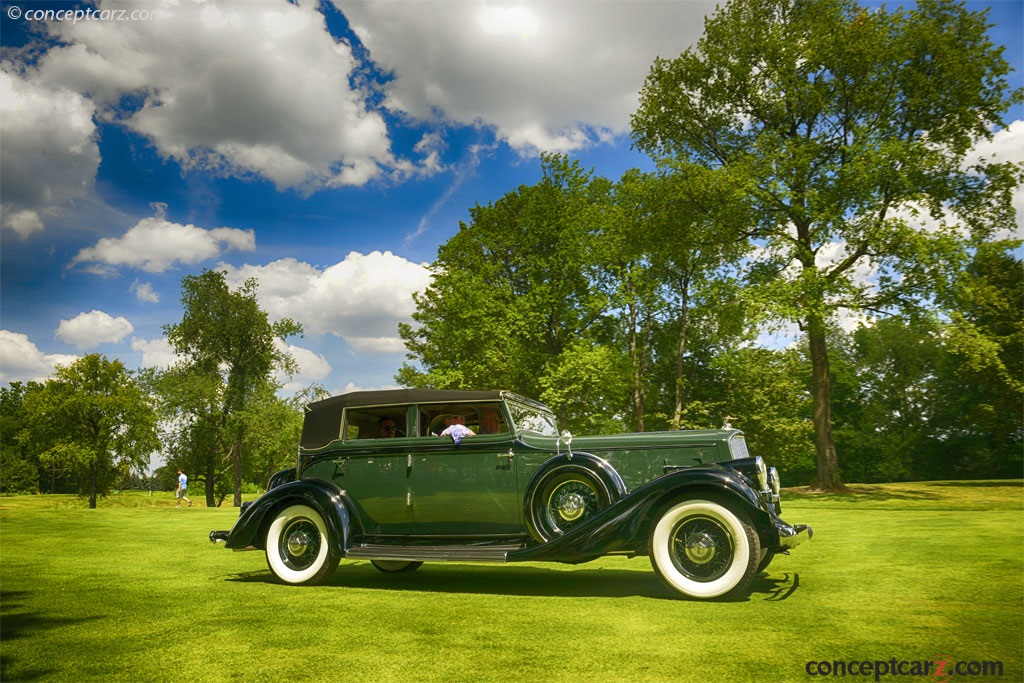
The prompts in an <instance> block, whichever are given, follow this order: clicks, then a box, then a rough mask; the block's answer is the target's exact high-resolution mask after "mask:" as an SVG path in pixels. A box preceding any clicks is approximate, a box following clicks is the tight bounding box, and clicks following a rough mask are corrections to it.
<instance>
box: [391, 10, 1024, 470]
mask: <svg viewBox="0 0 1024 683" xmlns="http://www.w3.org/2000/svg"><path fill="white" fill-rule="evenodd" d="M986 28H987V24H986V19H985V14H984V13H983V12H982V13H978V12H970V11H967V9H966V8H965V7H964V6H963V5H962V4H958V3H956V2H951V1H948V0H922V1H921V2H918V3H916V5H915V7H914V8H913V9H911V10H904V9H902V8H898V9H896V10H892V11H890V10H888V9H886V8H879V9H876V10H873V11H869V10H867V9H864V8H861V7H859V6H857V4H856V3H855V2H850V1H847V0H821V1H819V2H813V3H812V2H802V1H800V0H733V1H732V2H729V3H728V4H727V5H726V6H724V7H722V8H720V9H719V10H718V11H717V12H715V14H714V15H712V16H710V17H709V18H708V20H707V21H706V23H705V30H704V34H703V36H702V37H701V39H700V40H699V41H698V42H697V44H696V45H695V46H694V47H692V48H690V49H688V50H687V51H685V52H684V53H682V54H681V55H680V56H679V57H677V58H675V59H661V58H659V59H657V60H656V61H655V63H654V64H653V65H652V67H651V71H650V73H649V75H648V77H647V79H646V81H645V83H644V85H643V88H642V89H641V91H640V104H639V108H638V109H637V111H636V113H635V114H634V115H633V118H632V122H631V123H632V137H633V142H634V145H635V146H636V147H637V148H638V149H639V150H641V151H643V152H646V153H648V154H649V155H650V156H651V157H652V158H653V159H654V160H655V161H656V163H657V171H656V172H653V173H641V172H639V171H635V170H634V171H630V172H628V173H626V174H625V175H624V176H623V177H622V178H621V179H619V180H618V181H616V182H611V181H609V180H607V179H604V178H601V177H599V176H595V175H593V173H591V172H586V171H584V170H583V169H581V168H580V167H579V166H578V164H575V163H571V162H570V161H569V160H568V159H566V158H564V157H557V156H548V157H545V158H544V173H543V179H542V180H541V182H540V183H538V184H536V185H533V186H528V187H527V186H524V187H520V188H518V189H517V190H515V191H513V192H510V193H508V194H506V195H505V196H504V197H502V198H501V199H499V200H498V201H496V202H493V203H492V204H489V205H487V206H479V205H478V206H476V207H474V208H473V209H472V210H471V211H470V221H469V222H468V223H463V224H462V225H461V226H460V230H459V233H458V234H456V235H455V236H454V237H453V238H452V239H451V240H450V241H449V242H448V243H446V244H444V245H442V246H441V248H440V249H439V251H438V258H437V260H436V261H435V262H434V280H433V284H432V285H431V287H430V289H428V291H427V292H425V293H424V294H423V295H422V296H420V297H419V298H418V299H417V304H418V310H417V312H416V314H415V316H414V319H415V322H416V323H417V324H416V325H405V326H403V327H402V328H401V333H402V336H403V337H404V338H405V340H406V345H407V348H408V349H409V352H410V354H409V357H410V361H411V362H410V363H407V364H406V365H405V367H403V368H402V370H401V371H400V373H399V375H398V379H399V381H400V382H402V383H403V384H407V385H415V386H436V387H469V386H480V385H497V386H505V387H509V388H515V389H519V390H522V391H524V392H526V393H531V394H534V395H540V396H541V397H542V398H544V399H545V400H547V401H548V402H549V403H551V404H552V405H554V406H555V407H556V408H557V409H558V411H559V414H560V416H561V417H562V419H563V421H565V422H566V423H567V424H570V425H574V426H578V427H579V428H581V429H584V430H590V429H595V428H596V429H609V430H615V429H620V428H628V429H637V430H644V429H650V428H660V427H668V428H679V427H682V426H705V427H706V426H713V424H712V423H714V422H716V421H717V420H724V419H725V418H727V417H730V415H729V414H733V415H735V417H736V418H737V423H738V424H742V425H743V426H745V427H746V428H747V429H748V430H749V431H750V432H751V438H752V441H754V443H755V445H756V444H758V442H759V441H760V446H761V448H762V449H763V450H765V451H766V452H768V453H769V454H771V455H772V456H773V461H775V462H779V463H780V464H782V466H783V468H784V469H787V470H794V471H796V472H799V473H800V478H801V479H810V480H811V481H812V482H813V483H815V484H816V485H818V486H820V487H821V488H823V489H836V488H840V487H841V486H842V482H843V478H844V476H846V477H850V476H858V477H859V478H871V477H876V476H899V477H902V476H914V477H916V476H923V475H925V474H926V473H932V472H934V473H936V474H939V475H942V474H946V475H952V474H953V473H954V472H956V471H957V470H955V469H951V468H949V467H944V466H934V467H933V466H932V465H931V464H929V463H936V462H941V463H943V464H944V465H948V464H950V461H955V462H957V463H961V467H960V471H963V472H967V471H982V470H984V471H987V472H990V473H993V472H997V471H998V472H1004V473H1014V474H1019V473H1020V467H1019V462H1020V449H1021V445H1022V444H1021V442H1022V439H1021V431H1022V430H1021V426H1020V418H1021V412H1022V411H1021V409H1020V407H1021V403H1020V388H1021V374H1020V372H1019V370H1020V363H1019V360H1020V353H1019V349H1020V347H1019V334H1020V329H1019V325H1020V308H1021V307H1020V304H1021V297H1020V293H1019V286H1018V285H1019V283H1020V272H1021V271H1020V262H1019V260H1018V259H1016V258H1015V257H1014V256H1013V253H1014V251H1015V250H1016V249H1018V248H1019V246H1020V244H1019V242H1015V241H1006V240H1001V239H1000V238H1001V237H1003V236H1005V235H1010V234H1015V233H1016V231H1018V230H1019V226H1018V225H1017V220H1016V214H1015V210H1014V207H1013V203H1012V193H1013V191H1014V189H1015V188H1017V187H1018V186H1019V185H1020V183H1021V180H1022V169H1021V167H1020V165H1017V164H1014V163H1009V162H1004V161H1001V160H999V159H998V158H995V157H993V158H980V159H979V158H976V157H974V156H972V155H971V150H972V149H973V147H974V146H975V145H976V144H977V143H978V142H979V141H983V140H991V139H992V130H993V129H996V128H998V127H1001V126H1003V125H1004V122H1003V121H1002V118H1001V116H1002V115H1003V114H1004V113H1005V112H1006V111H1007V110H1008V109H1009V107H1010V106H1011V105H1012V104H1014V103H1020V102H1021V101H1022V100H1024V95H1022V92H1021V91H1020V90H1016V91H1012V90H1011V89H1010V88H1009V86H1008V84H1007V81H1006V78H1005V77H1006V74H1007V73H1008V72H1009V66H1008V65H1007V63H1006V61H1005V59H1003V57H1002V51H1003V49H1002V48H1001V47H998V46H995V45H993V44H992V42H991V41H990V40H989V39H988V37H987V36H986V33H985V31H986ZM997 267H1002V268H1006V269H1007V270H1006V271H1005V272H1006V273H1010V275H1008V276H1005V277H1004V276H1001V275H1000V274H999V273H994V272H992V268H997ZM997 282H998V284H997ZM1000 296H1005V297H1007V299H1005V300H1004V301H1002V302H998V301H995V300H993V299H990V298H988V297H1000ZM974 307H980V308H974ZM1001 307H1002V308H1001ZM996 310H1002V311H1003V313H1004V314H1005V316H1002V317H1000V316H995V317H1000V322H999V323H996V322H995V321H994V319H993V315H994V312H995V311H996ZM851 315H852V316H859V317H861V318H863V319H864V320H865V321H866V322H868V323H869V324H865V325H863V326H862V327H861V328H860V329H859V330H857V332H856V333H854V334H853V335H852V336H850V335H846V334H843V333H841V332H840V330H839V329H838V328H837V323H838V322H839V321H840V319H841V317H843V316H851ZM771 324H776V325H787V324H788V325H790V326H793V327H795V328H796V329H798V330H799V333H800V338H801V347H800V349H799V350H786V351H774V352H773V351H767V350H765V349H760V348H756V346H755V345H754V344H753V339H752V336H753V335H754V334H755V329H754V328H753V327H752V325H757V326H758V328H759V329H764V326H765V325H771ZM997 328H998V331H997ZM922 335H923V336H922ZM908 338H913V339H919V340H920V342H921V345H920V347H919V351H918V353H916V354H911V353H910V351H911V349H910V348H903V349H902V351H901V352H902V353H906V354H908V355H912V356H914V357H913V359H912V360H913V361H914V363H915V364H916V365H911V366H910V367H904V366H893V367H892V368H887V367H885V366H883V367H880V368H876V367H873V366H871V365H870V363H875V362H879V361H881V359H880V358H879V357H878V354H879V353H882V348H884V344H885V340H887V339H888V340H889V341H891V342H893V343H895V342H901V341H903V340H905V339H908ZM871 349H873V350H871ZM869 350H871V351H870V352H869ZM885 353H896V351H895V349H893V350H891V351H887V352H885ZM1014 354H1017V355H1016V356H1014ZM889 360H893V359H892V358H890V359H889ZM907 360H908V362H909V361H910V360H911V359H909V358H908V359H907ZM865 363H869V366H868V367H871V368H872V369H871V371H865V370H864V364H865ZM918 366H920V367H921V368H927V370H928V371H927V372H924V371H923V370H922V372H921V374H915V373H914V372H913V370H914V369H915V367H918ZM877 371H885V372H883V373H882V374H881V377H885V378H886V383H884V384H878V383H877V380H878V377H879V375H877V374H872V373H874V372H877ZM847 373H852V375H848V374H847ZM848 378H849V379H851V380H852V379H853V378H856V380H857V381H858V382H859V385H857V384H856V382H854V385H856V386H858V390H857V391H853V390H852V389H851V388H850V387H848V386H846V385H844V384H842V382H843V381H844V380H845V379H848ZM974 381H977V382H981V383H984V386H985V391H983V392H982V393H981V394H979V388H980V387H979V386H978V385H976V384H974V383H973V382H974ZM940 390H941V391H954V392H956V395H955V396H945V397H941V396H936V395H935V394H934V392H936V391H940ZM900 392H903V395H899V394H900ZM989 392H993V393H989ZM968 396H969V397H971V400H972V401H977V403H970V404H963V403H961V404H960V406H959V408H960V409H961V410H964V411H966V412H961V413H959V420H960V424H952V423H956V422H957V421H958V420H957V417H958V413H956V408H955V406H954V404H956V403H957V401H958V399H961V398H964V397H968ZM863 401H867V402H868V405H869V406H870V409H865V408H867V406H865V405H864V404H863V403H862V402H863ZM943 401H945V402H946V404H947V405H946V406H945V409H940V407H939V405H938V404H939V403H941V402H943ZM839 410H842V411H843V412H842V413H841V414H838V413H837V411H839ZM1002 410H1007V411H1009V412H1008V413H1001V412H1000V411H1002ZM805 411H806V412H805ZM933 411H935V414H932V412H933ZM712 414H715V417H714V418H712V417H711V415H712ZM739 420H742V422H739ZM715 426H717V425H715ZM897 426H899V427H900V429H899V434H898V436H899V438H901V439H902V441H903V443H902V444H901V445H900V446H899V447H897V448H895V451H896V452H895V453H891V451H892V450H893V448H892V445H893V441H892V439H893V438H895V437H896V436H897V435H896V434H893V433H889V432H888V431H887V430H888V429H889V428H893V429H895V428H896V427H897ZM808 438H810V440H811V443H812V444H813V474H808V472H807V470H809V469H810V466H809V464H808V455H809V454H808V453H807V447H806V445H807V439H808ZM968 444H969V446H968ZM783 446H784V447H783ZM840 448H843V449H845V450H846V451H847V452H846V454H845V455H844V458H845V459H846V462H845V463H844V465H843V466H842V467H841V466H840V461H839V457H838V453H839V450H840ZM965 449H966V450H965ZM974 455H977V457H978V458H981V459H982V460H983V461H985V462H986V463H988V464H987V465H985V466H978V465H976V464H974V463H973V462H967V461H971V460H972V458H973V456H974ZM885 472H887V473H888V474H883V473H885ZM855 473H856V474H855Z"/></svg>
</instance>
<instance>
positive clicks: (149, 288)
mask: <svg viewBox="0 0 1024 683" xmlns="http://www.w3.org/2000/svg"><path fill="white" fill-rule="evenodd" d="M131 291H132V293H133V294H135V298H136V299H138V300H139V301H142V302H144V303H147V304H158V303H160V295H159V294H158V293H157V292H156V290H154V289H153V283H152V282H139V281H138V280H136V281H135V282H133V283H132V286H131Z"/></svg>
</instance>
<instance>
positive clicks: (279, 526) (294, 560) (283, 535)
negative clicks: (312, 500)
mask: <svg viewBox="0 0 1024 683" xmlns="http://www.w3.org/2000/svg"><path fill="white" fill-rule="evenodd" d="M329 546H330V544H329V542H328V536H327V525H326V524H324V520H323V518H322V517H321V516H320V513H318V512H317V511H316V510H314V509H313V508H311V507H309V506H308V505H291V506H289V507H286V508H284V509H283V510H281V511H280V512H279V513H277V516H276V517H275V518H274V521H273V522H271V523H270V528H269V530H268V531H267V565H268V566H269V567H270V571H272V572H274V575H275V576H277V578H279V579H280V580H281V581H284V582H285V583H291V584H308V585H315V584H319V583H323V582H324V581H326V580H327V579H329V578H330V577H331V575H332V574H333V573H334V570H335V569H337V568H338V561H339V558H337V557H334V556H333V555H332V554H331V552H330V547H329Z"/></svg>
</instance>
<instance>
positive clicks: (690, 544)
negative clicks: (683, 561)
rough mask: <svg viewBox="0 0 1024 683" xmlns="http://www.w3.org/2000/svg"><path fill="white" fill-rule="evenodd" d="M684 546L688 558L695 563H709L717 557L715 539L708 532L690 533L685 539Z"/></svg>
mask: <svg viewBox="0 0 1024 683" xmlns="http://www.w3.org/2000/svg"><path fill="white" fill-rule="evenodd" d="M684 547H685V548H686V558H687V559H688V560H690V562H693V563H694V564H707V563H708V562H710V561H711V560H713V559H715V540H714V539H713V538H711V537H710V536H709V535H708V534H706V533H703V532H698V533H695V534H690V535H689V536H687V537H686V540H685V541H684Z"/></svg>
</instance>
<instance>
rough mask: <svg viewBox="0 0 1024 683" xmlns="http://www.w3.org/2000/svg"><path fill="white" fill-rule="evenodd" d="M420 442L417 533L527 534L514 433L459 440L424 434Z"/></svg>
mask: <svg viewBox="0 0 1024 683" xmlns="http://www.w3.org/2000/svg"><path fill="white" fill-rule="evenodd" d="M419 442H420V444H421V445H420V447H419V448H418V449H417V453H415V454H414V456H413V459H412V471H411V473H410V475H411V476H410V479H411V484H412V502H413V518H414V520H415V525H416V534H417V535H420V536H423V535H427V536H441V537H459V538H465V537H472V536H479V537H490V538H493V537H495V536H510V537H512V536H520V535H522V533H523V529H524V527H523V511H522V497H521V496H520V493H519V485H518V484H519V482H518V481H517V477H516V470H517V468H516V467H515V464H514V459H515V451H514V448H513V440H512V436H511V435H510V434H508V433H504V434H481V435H476V436H467V437H464V438H462V440H461V441H460V443H458V444H456V443H454V442H453V440H452V439H451V438H450V437H447V436H424V437H421V438H420V439H419Z"/></svg>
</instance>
